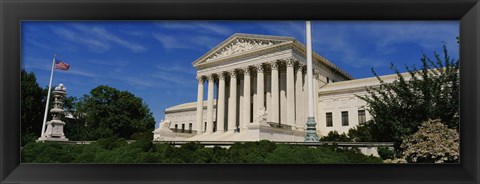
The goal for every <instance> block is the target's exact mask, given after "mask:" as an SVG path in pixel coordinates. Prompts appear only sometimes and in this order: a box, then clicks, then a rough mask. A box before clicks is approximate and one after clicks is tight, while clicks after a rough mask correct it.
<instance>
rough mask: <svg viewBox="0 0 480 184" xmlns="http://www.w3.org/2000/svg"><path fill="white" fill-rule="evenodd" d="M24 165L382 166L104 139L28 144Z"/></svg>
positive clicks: (287, 149) (254, 149)
mask: <svg viewBox="0 0 480 184" xmlns="http://www.w3.org/2000/svg"><path fill="white" fill-rule="evenodd" d="M22 162H24V163H382V159H381V158H378V157H373V156H365V155H363V154H361V153H359V152H357V151H355V150H348V149H340V148H335V147H333V146H318V147H315V148H312V147H306V146H298V145H286V144H275V143H273V142H269V141H259V142H246V143H236V144H234V145H232V146H231V147H230V148H229V149H226V148H221V147H218V146H215V147H213V148H207V147H204V146H203V145H200V144H197V143H194V142H191V143H188V144H185V145H182V146H181V147H175V146H173V145H169V144H152V142H151V141H150V140H137V141H135V142H134V143H130V144H128V143H127V142H126V141H125V140H124V139H114V138H109V139H101V140H99V141H97V142H95V143H92V144H88V145H73V144H72V145H69V144H60V143H52V142H46V143H36V142H31V143H28V144H27V145H26V146H25V147H24V148H23V149H22Z"/></svg>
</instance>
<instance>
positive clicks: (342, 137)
mask: <svg viewBox="0 0 480 184" xmlns="http://www.w3.org/2000/svg"><path fill="white" fill-rule="evenodd" d="M320 141H334V142H349V141H351V139H350V138H349V137H348V136H347V134H345V133H342V134H338V132H337V131H330V132H328V134H327V135H326V136H324V137H322V138H320Z"/></svg>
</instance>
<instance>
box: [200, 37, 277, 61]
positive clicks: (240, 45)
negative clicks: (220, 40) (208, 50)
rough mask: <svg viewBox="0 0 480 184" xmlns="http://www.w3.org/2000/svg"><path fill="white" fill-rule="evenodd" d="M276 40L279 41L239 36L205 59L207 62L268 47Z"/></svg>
mask: <svg viewBox="0 0 480 184" xmlns="http://www.w3.org/2000/svg"><path fill="white" fill-rule="evenodd" d="M278 42H279V41H273V40H254V39H242V38H239V39H236V40H234V41H232V42H230V43H229V44H228V45H226V46H225V47H223V48H221V49H219V50H218V51H217V52H215V53H214V54H212V56H210V57H208V58H207V59H206V60H205V61H207V62H208V61H211V60H215V59H219V58H223V57H228V56H231V55H235V54H238V53H241V52H247V51H251V50H255V49H260V48H265V47H269V46H272V45H274V44H276V43H278Z"/></svg>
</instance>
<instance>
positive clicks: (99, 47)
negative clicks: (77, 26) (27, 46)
mask: <svg viewBox="0 0 480 184" xmlns="http://www.w3.org/2000/svg"><path fill="white" fill-rule="evenodd" d="M53 32H54V33H55V34H57V36H59V37H60V38H63V39H65V40H68V41H71V42H74V43H78V44H82V45H84V46H86V47H88V48H89V49H90V50H91V51H93V52H105V51H107V50H108V49H110V45H108V44H107V43H105V42H100V41H99V40H98V39H94V38H87V37H85V36H83V35H79V34H78V33H75V32H73V31H71V30H69V29H65V28H54V29H53Z"/></svg>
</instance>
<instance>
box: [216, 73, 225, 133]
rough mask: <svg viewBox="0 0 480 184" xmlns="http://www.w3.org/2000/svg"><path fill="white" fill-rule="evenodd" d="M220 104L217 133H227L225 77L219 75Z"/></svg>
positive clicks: (218, 107)
mask: <svg viewBox="0 0 480 184" xmlns="http://www.w3.org/2000/svg"><path fill="white" fill-rule="evenodd" d="M219 78H220V80H219V86H218V102H217V131H218V132H224V131H225V75H224V74H223V73H220V74H219Z"/></svg>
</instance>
